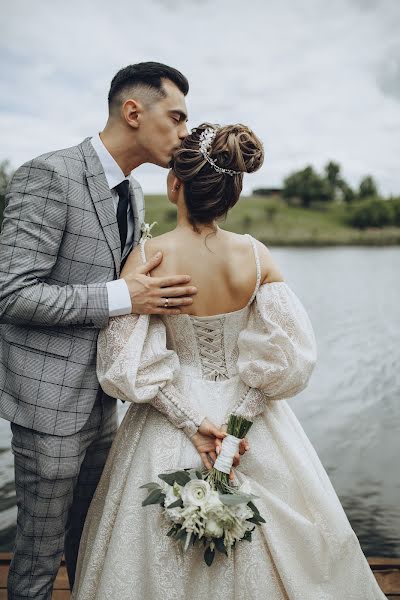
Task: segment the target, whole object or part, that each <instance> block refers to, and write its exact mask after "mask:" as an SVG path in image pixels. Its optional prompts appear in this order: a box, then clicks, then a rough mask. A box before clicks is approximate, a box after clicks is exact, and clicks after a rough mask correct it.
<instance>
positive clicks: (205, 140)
mask: <svg viewBox="0 0 400 600" xmlns="http://www.w3.org/2000/svg"><path fill="white" fill-rule="evenodd" d="M218 129H219V127H217V128H215V129H213V128H211V127H207V129H204V130H203V131H202V132H201V134H200V140H199V150H200V152H201V154H202V155H203V156H204V158H205V159H206V161H207V162H208V163H210V165H211V166H212V168H213V169H214V170H215V171H217V173H225V174H226V175H231V176H232V177H233V175H240V174H241V173H242V171H232V169H224V168H223V167H220V166H219V165H217V163H216V162H215V160H213V159H212V158H211V156H210V155H209V153H208V150H209V149H210V147H211V144H212V141H213V139H214V138H215V136H216V133H217V130H218Z"/></svg>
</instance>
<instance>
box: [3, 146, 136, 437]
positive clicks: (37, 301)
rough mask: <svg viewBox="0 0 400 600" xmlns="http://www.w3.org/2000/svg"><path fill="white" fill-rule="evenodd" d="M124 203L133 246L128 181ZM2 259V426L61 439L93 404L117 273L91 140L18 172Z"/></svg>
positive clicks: (111, 217)
mask: <svg viewBox="0 0 400 600" xmlns="http://www.w3.org/2000/svg"><path fill="white" fill-rule="evenodd" d="M130 201H131V205H132V211H133V216H134V221H135V234H134V244H136V243H137V242H138V240H139V236H140V226H141V223H142V222H143V219H144V203H143V194H142V190H141V188H140V186H139V184H138V183H137V182H135V181H134V180H132V184H131V188H130ZM0 254H1V261H0V323H1V324H0V416H1V417H3V418H5V419H8V420H9V421H11V422H13V423H16V424H18V425H21V426H22V427H25V428H30V429H34V430H36V431H39V432H42V433H46V434H54V435H59V436H69V435H71V434H73V433H75V432H77V431H79V430H80V429H82V427H83V425H84V424H85V422H86V421H87V419H88V417H89V414H90V412H91V410H92V407H93V403H94V401H95V398H96V394H97V391H98V382H97V378H96V368H95V358H96V342H97V335H98V331H99V329H100V328H102V327H105V326H106V325H107V323H108V318H109V317H108V297H107V288H106V282H107V281H111V280H113V279H115V278H116V277H118V276H119V272H120V268H121V248H120V239H119V232H118V224H117V219H116V214H115V208H114V204H113V199H112V196H111V192H110V189H109V187H108V184H107V180H106V178H105V175H104V171H103V168H102V166H101V163H100V161H99V159H98V156H97V154H96V152H95V150H94V148H93V146H92V144H91V143H90V140H89V138H87V139H86V140H84V141H83V142H82V143H81V144H80V145H79V146H74V147H72V148H67V149H65V150H59V151H57V152H52V153H49V154H44V155H42V156H40V157H38V158H35V159H33V160H32V161H30V162H28V163H26V164H24V165H23V166H22V167H20V168H19V169H18V170H17V172H16V173H15V175H14V177H13V179H12V182H11V184H10V188H9V190H8V194H7V197H6V208H5V211H4V221H3V228H2V231H1V234H0Z"/></svg>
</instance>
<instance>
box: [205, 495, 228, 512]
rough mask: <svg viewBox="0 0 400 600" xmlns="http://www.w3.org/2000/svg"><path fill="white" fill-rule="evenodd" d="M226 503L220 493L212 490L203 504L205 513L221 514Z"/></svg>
mask: <svg viewBox="0 0 400 600" xmlns="http://www.w3.org/2000/svg"><path fill="white" fill-rule="evenodd" d="M223 509H224V505H223V504H222V502H221V500H220V499H219V494H218V492H216V491H215V490H211V492H210V495H209V496H208V498H207V502H206V503H205V504H204V506H203V510H204V512H205V513H216V514H219V513H221V511H223Z"/></svg>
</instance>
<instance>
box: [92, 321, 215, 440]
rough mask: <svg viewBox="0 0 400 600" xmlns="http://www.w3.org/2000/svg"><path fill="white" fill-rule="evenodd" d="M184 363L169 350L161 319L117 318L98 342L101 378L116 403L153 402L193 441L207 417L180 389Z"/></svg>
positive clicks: (104, 330)
mask: <svg viewBox="0 0 400 600" xmlns="http://www.w3.org/2000/svg"><path fill="white" fill-rule="evenodd" d="M179 369H180V364H179V359H178V356H177V354H176V353H175V352H174V351H173V350H168V349H167V345H166V330H165V325H164V323H163V322H162V320H161V319H160V318H159V317H157V316H155V315H151V316H150V315H140V316H139V315H126V316H122V317H114V318H111V319H110V321H109V325H108V326H107V327H106V328H105V329H103V330H101V331H100V334H99V337H98V341H97V377H98V379H99V382H100V385H101V387H102V389H103V390H104V391H105V392H106V394H108V395H109V396H112V397H114V398H120V399H121V400H127V401H129V402H136V403H149V404H151V405H152V406H154V408H156V409H157V410H159V411H160V412H161V413H163V414H164V415H165V416H166V417H167V418H168V420H169V421H170V422H171V423H172V424H173V425H175V426H176V427H178V428H179V429H183V430H184V432H185V433H186V434H187V435H188V436H189V437H191V436H192V435H193V434H194V433H196V431H197V429H198V427H199V426H200V423H201V421H202V420H203V416H202V415H200V414H198V413H197V412H196V410H195V409H194V408H193V407H192V406H190V404H189V403H188V401H187V400H186V399H185V398H184V397H183V395H182V394H181V393H180V392H179V389H178V388H177V387H176V386H175V383H176V377H177V375H178V373H179Z"/></svg>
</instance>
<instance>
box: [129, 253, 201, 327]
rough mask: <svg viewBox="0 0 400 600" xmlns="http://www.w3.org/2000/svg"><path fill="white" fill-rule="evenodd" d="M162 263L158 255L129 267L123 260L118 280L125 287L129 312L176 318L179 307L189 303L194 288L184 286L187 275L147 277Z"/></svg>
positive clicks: (160, 255) (195, 292) (186, 281)
mask: <svg viewBox="0 0 400 600" xmlns="http://www.w3.org/2000/svg"><path fill="white" fill-rule="evenodd" d="M161 261H162V252H158V253H157V254H155V256H153V257H152V258H150V259H149V260H148V261H147V262H146V263H145V264H143V265H140V266H135V267H133V266H132V264H131V265H130V261H129V258H128V259H127V261H126V263H125V266H124V268H123V269H122V271H121V275H120V277H121V278H123V279H124V280H125V282H126V284H127V286H128V290H129V293H130V296H131V302H132V312H133V313H135V314H139V315H140V314H150V315H179V314H180V313H181V310H180V309H181V308H182V307H183V306H187V305H188V304H192V302H193V299H192V296H193V295H194V294H197V288H195V287H193V286H191V285H188V283H189V282H190V279H191V278H190V276H189V275H171V276H169V277H150V276H149V273H150V271H152V270H153V269H155V267H157V266H158V265H159V264H160V262H161Z"/></svg>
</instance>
